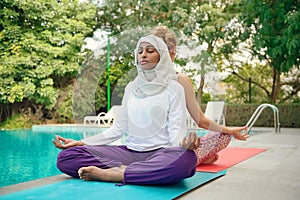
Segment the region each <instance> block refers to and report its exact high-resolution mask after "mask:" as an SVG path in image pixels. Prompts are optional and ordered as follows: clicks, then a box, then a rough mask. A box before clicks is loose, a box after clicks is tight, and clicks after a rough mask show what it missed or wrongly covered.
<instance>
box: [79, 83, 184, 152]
mask: <svg viewBox="0 0 300 200" xmlns="http://www.w3.org/2000/svg"><path fill="white" fill-rule="evenodd" d="M133 88H134V87H133V84H132V83H129V84H128V85H127V86H126V88H125V93H124V97H123V101H122V106H121V111H120V114H119V115H118V117H117V118H116V119H115V120H116V121H115V123H114V125H113V126H111V127H110V128H108V129H107V130H105V131H104V132H102V133H100V134H97V135H95V136H92V137H89V138H86V139H83V140H82V141H83V143H84V144H86V145H105V144H109V143H111V142H113V141H116V140H118V139H119V138H121V137H122V136H123V135H124V134H126V139H125V141H126V143H125V145H126V146H127V147H128V148H129V149H132V150H135V151H150V150H155V149H158V148H161V147H164V148H167V147H171V146H179V143H180V141H181V140H182V139H183V137H184V136H185V134H186V103H185V96H184V89H183V87H182V86H181V85H180V84H179V83H178V82H177V81H171V82H170V84H169V85H168V86H167V88H166V89H164V90H163V91H162V92H160V93H159V94H157V95H153V96H147V97H144V98H140V97H136V96H134V95H133V92H132V91H133Z"/></svg>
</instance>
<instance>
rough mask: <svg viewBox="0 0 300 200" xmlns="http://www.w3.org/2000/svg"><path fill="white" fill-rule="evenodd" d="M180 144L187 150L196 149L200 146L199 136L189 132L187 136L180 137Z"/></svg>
mask: <svg viewBox="0 0 300 200" xmlns="http://www.w3.org/2000/svg"><path fill="white" fill-rule="evenodd" d="M180 146H181V147H183V148H186V149H188V150H196V149H197V148H199V146H200V137H197V134H196V132H190V133H189V135H188V137H184V138H183V139H182V141H181V142H180Z"/></svg>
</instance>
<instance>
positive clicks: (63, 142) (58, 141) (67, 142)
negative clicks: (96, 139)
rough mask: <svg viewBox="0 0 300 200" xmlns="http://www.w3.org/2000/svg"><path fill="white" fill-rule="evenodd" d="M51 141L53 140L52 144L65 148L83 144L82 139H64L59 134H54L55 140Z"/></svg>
mask: <svg viewBox="0 0 300 200" xmlns="http://www.w3.org/2000/svg"><path fill="white" fill-rule="evenodd" d="M52 142H53V144H54V146H55V147H57V148H59V149H67V148H70V147H74V146H83V145H84V144H83V142H82V141H77V140H73V139H66V138H63V137H61V136H59V135H56V136H55V140H54V139H53V140H52Z"/></svg>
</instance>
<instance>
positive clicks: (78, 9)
mask: <svg viewBox="0 0 300 200" xmlns="http://www.w3.org/2000/svg"><path fill="white" fill-rule="evenodd" d="M95 13H96V7H95V5H93V4H91V3H89V2H86V3H79V2H78V0H75V1H70V0H61V1H56V0H50V1H46V0H38V1H36V0H3V1H1V3H0V18H1V21H0V103H1V104H15V103H19V102H20V103H22V102H23V101H25V100H26V101H31V102H32V103H33V104H36V105H42V106H44V108H46V109H47V110H49V111H50V110H51V109H53V108H54V106H55V105H56V103H57V98H58V95H59V90H60V88H64V87H67V86H68V85H69V84H70V81H71V80H72V79H74V78H75V77H76V75H77V73H78V71H79V70H80V64H81V62H82V60H83V57H82V55H81V54H82V53H81V49H82V46H83V44H84V38H85V37H86V36H89V35H91V33H92V32H93V25H94V24H95V20H94V16H95Z"/></svg>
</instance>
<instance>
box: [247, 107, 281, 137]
mask: <svg viewBox="0 0 300 200" xmlns="http://www.w3.org/2000/svg"><path fill="white" fill-rule="evenodd" d="M267 107H269V108H272V110H273V113H274V127H275V133H280V123H279V111H278V108H277V107H276V106H274V105H272V104H268V103H264V104H261V105H260V106H258V107H257V108H256V110H255V112H254V113H253V115H252V116H251V118H250V119H249V121H248V122H247V124H246V126H248V128H249V130H250V129H251V128H252V126H253V125H254V123H255V122H256V120H257V118H258V117H259V116H260V114H261V112H262V111H263V110H264V109H265V108H267Z"/></svg>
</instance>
